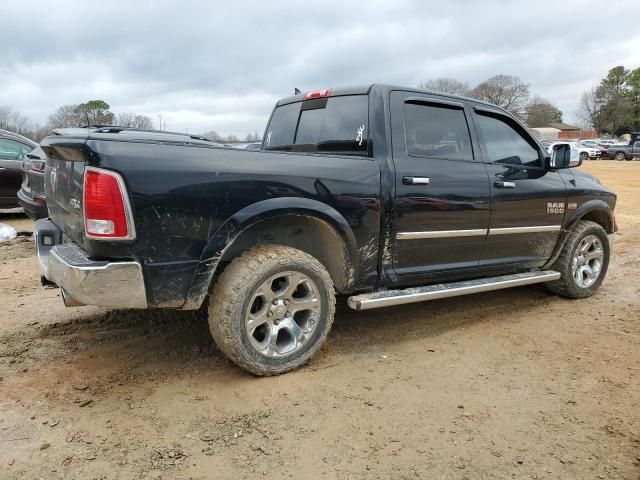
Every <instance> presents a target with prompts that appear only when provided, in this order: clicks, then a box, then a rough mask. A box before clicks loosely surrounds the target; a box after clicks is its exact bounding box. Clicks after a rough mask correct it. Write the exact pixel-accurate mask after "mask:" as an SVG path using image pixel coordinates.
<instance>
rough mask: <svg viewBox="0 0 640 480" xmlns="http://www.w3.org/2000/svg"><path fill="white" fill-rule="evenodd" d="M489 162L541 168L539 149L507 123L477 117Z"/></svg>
mask: <svg viewBox="0 0 640 480" xmlns="http://www.w3.org/2000/svg"><path fill="white" fill-rule="evenodd" d="M474 118H475V121H476V124H477V126H478V129H479V130H480V139H481V141H482V143H483V145H484V148H485V152H486V156H487V161H489V162H492V163H504V164H509V165H523V166H527V167H540V166H542V164H541V161H540V155H539V154H538V149H537V148H536V147H534V146H533V145H532V143H530V142H533V140H530V139H527V138H526V137H524V136H523V135H522V134H521V133H520V132H519V131H518V130H516V129H515V128H514V127H513V126H512V125H510V124H509V123H508V122H507V121H505V120H502V119H500V118H497V117H492V116H488V115H475V117H474Z"/></svg>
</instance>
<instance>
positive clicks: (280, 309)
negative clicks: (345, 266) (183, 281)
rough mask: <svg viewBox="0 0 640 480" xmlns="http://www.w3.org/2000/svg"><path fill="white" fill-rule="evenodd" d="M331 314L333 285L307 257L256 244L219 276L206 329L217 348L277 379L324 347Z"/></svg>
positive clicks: (253, 370) (243, 365) (258, 372)
mask: <svg viewBox="0 0 640 480" xmlns="http://www.w3.org/2000/svg"><path fill="white" fill-rule="evenodd" d="M334 313H335V294H334V288H333V282H332V281H331V277H330V276H329V273H328V272H327V270H326V269H325V268H324V266H323V265H322V264H321V263H320V262H319V261H318V260H316V259H315V258H314V257H312V256H311V255H309V254H307V253H305V252H302V251H300V250H297V249H295V248H291V247H285V246H280V245H260V246H257V247H254V248H252V249H251V250H248V251H247V252H245V253H244V254H242V255H241V256H240V257H238V258H236V259H235V260H233V262H231V264H230V265H229V266H228V267H227V268H226V269H225V270H224V272H223V273H222V275H220V278H218V280H217V282H216V285H215V287H214V290H213V292H212V294H211V298H210V302H209V327H210V330H211V334H212V335H213V339H214V341H215V342H216V345H217V346H218V348H220V350H221V351H222V352H223V353H224V354H225V355H226V356H227V357H229V359H231V360H232V361H233V362H235V363H236V364H237V365H238V366H240V367H241V368H243V369H245V370H247V371H248V372H251V373H253V374H255V375H278V374H280V373H284V372H288V371H290V370H293V369H295V368H298V367H299V366H301V365H303V364H304V363H305V362H307V361H308V360H309V359H310V358H311V356H312V355H313V354H314V353H316V352H317V351H318V349H319V348H320V346H321V345H322V344H323V343H324V341H325V339H326V338H327V335H328V334H329V330H330V329H331V324H332V323H333V316H334Z"/></svg>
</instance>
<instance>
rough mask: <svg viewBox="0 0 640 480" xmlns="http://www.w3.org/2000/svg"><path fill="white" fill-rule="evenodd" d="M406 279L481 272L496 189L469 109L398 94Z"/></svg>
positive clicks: (394, 97)
mask: <svg viewBox="0 0 640 480" xmlns="http://www.w3.org/2000/svg"><path fill="white" fill-rule="evenodd" d="M390 100H391V130H392V143H393V161H394V164H395V169H396V172H395V175H396V178H395V188H396V196H395V209H396V218H395V224H396V238H395V240H394V262H393V263H394V269H395V271H396V274H398V275H399V276H405V277H407V276H417V275H420V276H421V275H424V274H429V273H431V272H437V271H445V270H452V269H464V268H470V267H474V266H477V265H478V261H479V258H480V254H481V251H482V248H483V246H484V244H485V239H486V234H487V228H488V226H489V206H490V204H489V181H488V177H487V172H486V169H485V166H484V164H483V163H482V161H481V159H480V157H479V155H478V154H477V152H476V151H475V149H474V144H473V142H472V137H471V135H470V132H469V126H468V122H467V113H466V112H465V105H464V103H462V102H460V101H453V100H450V99H448V97H440V96H437V95H426V94H416V93H410V92H401V91H394V92H391V99H390Z"/></svg>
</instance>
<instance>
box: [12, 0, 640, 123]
mask: <svg viewBox="0 0 640 480" xmlns="http://www.w3.org/2000/svg"><path fill="white" fill-rule="evenodd" d="M0 10H1V13H0V24H1V27H0V105H11V106H13V107H14V109H15V110H17V111H19V112H20V113H22V114H23V115H26V116H29V117H31V118H32V119H34V120H36V121H38V122H40V123H44V122H46V119H47V116H48V115H49V114H50V113H52V112H53V111H54V110H55V109H56V108H57V107H59V106H60V105H64V104H72V103H79V102H84V101H86V100H89V99H98V98H99V99H104V100H106V101H107V102H108V103H109V104H110V105H111V107H112V111H114V112H122V111H133V112H136V113H143V114H145V115H148V116H150V117H151V118H152V120H153V121H154V123H155V124H156V126H157V121H158V115H160V114H161V115H162V116H163V119H164V120H165V121H166V123H167V127H168V128H169V129H171V130H175V131H184V130H187V129H188V131H189V132H198V133H199V132H205V131H209V130H216V131H218V132H220V133H223V134H229V133H235V134H240V135H244V134H246V133H247V132H252V131H256V130H257V131H258V132H260V133H262V131H263V130H264V127H265V122H266V120H267V119H268V115H269V113H270V111H271V108H272V106H273V103H274V102H275V100H277V99H278V98H280V97H283V96H288V95H290V94H292V93H293V89H294V87H298V88H300V89H301V90H303V91H304V90H310V89H316V88H323V87H327V86H333V87H338V86H347V85H354V84H356V85H359V84H367V83H373V82H384V83H393V84H399V85H406V86H416V85H417V84H418V83H420V82H421V81H425V80H428V79H431V78H437V77H454V78H457V79H459V80H462V81H466V82H468V83H469V84H470V85H472V86H473V85H475V84H476V83H478V82H480V81H482V80H484V79H486V78H487V77H490V76H492V75H495V74H498V73H505V74H510V75H515V76H519V77H520V78H521V79H523V80H524V81H526V82H528V83H530V84H531V87H530V89H531V93H532V94H539V95H541V96H543V97H546V98H548V99H550V100H551V101H552V102H554V103H555V104H556V105H558V106H559V107H560V109H561V110H562V111H563V112H564V114H565V117H564V118H565V120H566V121H573V120H575V119H576V118H575V112H576V110H577V104H578V101H579V98H580V95H581V94H582V92H583V91H585V90H587V89H589V88H590V87H591V86H592V85H594V84H596V83H597V82H599V80H600V79H601V78H602V77H603V76H605V75H606V73H607V71H608V70H609V69H610V68H611V67H613V66H615V65H624V66H625V67H627V68H635V67H638V66H640V1H639V0H628V1H616V0H613V1H607V2H602V1H573V2H566V1H559V0H554V1H546V0H538V1H535V2H534V1H517V2H516V1H509V2H507V1H504V2H492V1H487V0H483V1H481V2H480V1H469V2H466V1H453V0H452V1H439V2H428V1H415V2H412V1H404V2H403V1H395V0H386V1H382V2H377V1H372V0H367V1H359V2H355V1H354V2H351V1H348V0H342V1H335V2H334V1H329V0H324V1H322V2H318V3H314V2H310V1H305V2H302V1H300V2H294V1H293V0H290V1H280V0H268V1H267V0H263V1H256V2H243V1H241V0H239V1H224V2H214V1H205V0H203V1H188V0H180V1H176V0H174V1H160V0H158V1H142V0H128V1H116V0H109V1H104V2H94V1H88V0H83V1H69V2H64V1H61V0H56V1H53V0H46V1H36V0H15V1H14V0H1V6H0Z"/></svg>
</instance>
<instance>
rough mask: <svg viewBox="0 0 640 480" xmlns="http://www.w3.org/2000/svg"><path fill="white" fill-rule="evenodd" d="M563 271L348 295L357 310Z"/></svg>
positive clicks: (499, 286)
mask: <svg viewBox="0 0 640 480" xmlns="http://www.w3.org/2000/svg"><path fill="white" fill-rule="evenodd" d="M559 278H560V272H556V271H553V270H545V271H542V272H525V273H515V274H513V275H502V276H499V277H491V278H480V279H477V280H467V281H464V282H453V283H440V284H437V285H429V286H426V287H415V288H407V289H404V290H386V291H383V292H374V293H363V294H361V295H354V296H352V297H349V300H348V303H349V306H350V307H351V308H353V309H354V310H369V309H370V308H380V307H388V306H391V305H403V304H405V303H416V302H424V301H427V300H436V299H438V298H447V297H457V296H459V295H469V294H471V293H480V292H489V291H491V290H501V289H503V288H511V287H519V286H522V285H531V284H533V283H543V282H550V281H553V280H558V279H559Z"/></svg>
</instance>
